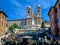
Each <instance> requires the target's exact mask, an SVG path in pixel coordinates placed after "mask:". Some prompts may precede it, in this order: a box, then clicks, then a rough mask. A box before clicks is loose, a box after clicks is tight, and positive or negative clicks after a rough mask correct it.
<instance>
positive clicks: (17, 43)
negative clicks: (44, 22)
mask: <svg viewBox="0 0 60 45" xmlns="http://www.w3.org/2000/svg"><path fill="white" fill-rule="evenodd" d="M4 40H5V39H4ZM4 40H3V41H4ZM3 45H60V44H59V43H58V40H56V41H55V42H54V41H51V43H49V42H46V41H36V42H34V43H32V44H29V42H28V39H23V40H19V39H18V40H16V39H15V38H12V39H9V40H8V41H5V42H4V44H3Z"/></svg>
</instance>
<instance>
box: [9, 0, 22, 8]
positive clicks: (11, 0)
mask: <svg viewBox="0 0 60 45" xmlns="http://www.w3.org/2000/svg"><path fill="white" fill-rule="evenodd" d="M9 1H10V2H11V3H12V4H14V5H16V6H17V7H21V4H20V3H18V2H17V1H16V0H9Z"/></svg>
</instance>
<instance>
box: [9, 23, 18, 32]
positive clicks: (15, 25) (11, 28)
mask: <svg viewBox="0 0 60 45" xmlns="http://www.w3.org/2000/svg"><path fill="white" fill-rule="evenodd" d="M15 28H19V27H18V25H17V24H15V23H14V24H13V25H12V26H10V27H9V30H11V31H13V30H14V29H15Z"/></svg>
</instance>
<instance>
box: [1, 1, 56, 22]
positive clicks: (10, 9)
mask: <svg viewBox="0 0 60 45" xmlns="http://www.w3.org/2000/svg"><path fill="white" fill-rule="evenodd" d="M56 1H57V0H0V7H1V9H2V10H3V11H4V12H5V13H6V14H7V15H8V18H7V20H15V19H25V18H26V16H27V15H26V8H27V6H31V7H32V8H33V11H34V13H36V6H37V5H41V8H42V18H43V20H46V21H49V17H48V11H49V9H50V8H51V6H54V4H55V3H56Z"/></svg>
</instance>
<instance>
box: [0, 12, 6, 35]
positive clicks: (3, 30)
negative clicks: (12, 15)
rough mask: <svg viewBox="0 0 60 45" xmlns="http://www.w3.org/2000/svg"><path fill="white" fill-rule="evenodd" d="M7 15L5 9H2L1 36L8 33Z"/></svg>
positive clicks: (0, 15) (0, 19)
mask: <svg viewBox="0 0 60 45" xmlns="http://www.w3.org/2000/svg"><path fill="white" fill-rule="evenodd" d="M6 17H7V15H6V14H5V13H4V12H3V11H0V36H3V35H5V34H6V32H5V30H6V22H7V21H6Z"/></svg>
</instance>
